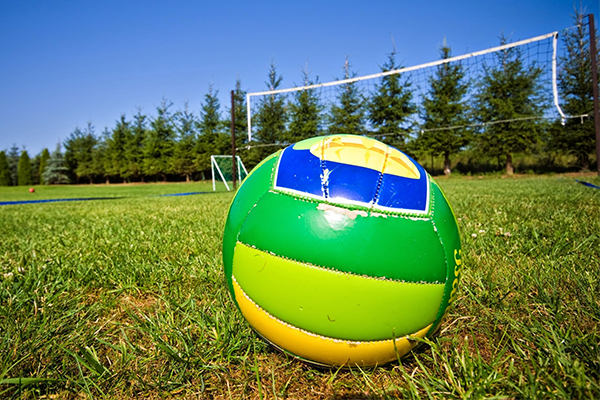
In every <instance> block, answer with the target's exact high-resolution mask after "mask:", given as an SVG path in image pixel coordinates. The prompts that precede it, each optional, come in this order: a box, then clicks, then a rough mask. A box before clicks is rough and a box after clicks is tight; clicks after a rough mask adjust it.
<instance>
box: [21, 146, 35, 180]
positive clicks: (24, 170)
mask: <svg viewBox="0 0 600 400" xmlns="http://www.w3.org/2000/svg"><path fill="white" fill-rule="evenodd" d="M17 179H18V185H19V186H29V185H33V178H32V176H31V159H30V158H29V154H27V151H25V150H23V152H22V153H21V157H19V166H18V178H17Z"/></svg>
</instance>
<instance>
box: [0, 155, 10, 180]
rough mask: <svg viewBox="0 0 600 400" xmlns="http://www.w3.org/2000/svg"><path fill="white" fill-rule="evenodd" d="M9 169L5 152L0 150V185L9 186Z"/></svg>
mask: <svg viewBox="0 0 600 400" xmlns="http://www.w3.org/2000/svg"><path fill="white" fill-rule="evenodd" d="M10 183H11V182H10V169H9V167H8V159H7V158H6V153H5V152H3V151H0V186H10Z"/></svg>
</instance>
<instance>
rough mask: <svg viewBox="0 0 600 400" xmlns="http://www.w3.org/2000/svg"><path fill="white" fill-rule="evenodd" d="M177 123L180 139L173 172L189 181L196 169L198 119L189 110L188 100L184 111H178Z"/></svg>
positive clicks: (173, 162) (176, 145) (174, 154)
mask: <svg viewBox="0 0 600 400" xmlns="http://www.w3.org/2000/svg"><path fill="white" fill-rule="evenodd" d="M176 123H177V125H176V128H175V129H176V131H177V136H178V140H177V142H176V143H175V150H174V152H173V161H172V165H173V172H175V173H176V174H178V175H182V176H185V180H186V182H189V181H190V178H191V176H192V174H193V173H194V172H195V171H196V166H195V165H194V160H195V158H196V155H195V152H194V146H195V144H196V126H197V121H196V117H195V116H194V114H192V113H191V112H190V111H189V109H188V104H187V102H186V103H185V108H184V109H183V111H181V112H179V113H177V115H176Z"/></svg>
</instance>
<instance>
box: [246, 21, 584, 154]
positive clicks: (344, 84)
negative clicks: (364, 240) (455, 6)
mask: <svg viewBox="0 0 600 400" xmlns="http://www.w3.org/2000/svg"><path fill="white" fill-rule="evenodd" d="M557 39H558V32H551V33H548V34H545V35H541V36H536V37H533V38H530V39H526V40H520V41H516V42H512V43H505V44H502V45H500V46H496V47H493V48H489V49H486V50H482V51H475V52H471V53H467V54H463V55H460V56H454V57H452V56H451V55H449V56H448V57H446V58H441V59H439V60H437V61H433V62H429V63H425V64H420V65H415V66H410V67H404V68H398V67H397V64H396V65H395V68H389V70H385V67H382V70H383V72H380V73H376V74H371V75H365V76H359V77H352V76H351V74H348V70H347V69H346V78H347V79H340V80H336V81H331V82H326V83H318V84H313V85H307V86H301V87H292V88H287V89H279V90H272V91H263V92H253V93H247V95H246V107H247V123H248V142H249V144H251V143H253V135H254V134H258V133H259V132H260V118H255V116H256V115H257V114H258V113H259V111H260V109H261V106H262V105H263V104H266V102H268V101H271V102H274V101H278V102H280V103H282V104H285V105H287V107H286V109H290V107H289V105H292V106H293V105H294V104H295V102H298V99H299V98H300V96H299V95H298V93H299V92H302V91H306V92H310V96H314V98H316V99H317V100H316V101H318V103H319V104H320V106H321V107H320V109H321V111H320V114H321V116H322V121H323V126H324V127H323V129H322V130H323V131H324V132H327V131H331V128H330V126H329V127H328V126H327V124H328V122H327V121H331V120H332V114H333V110H334V109H335V107H338V108H340V107H341V106H342V104H341V102H343V93H344V92H349V91H350V90H354V91H356V92H357V93H358V95H357V97H356V98H358V99H360V101H361V102H362V111H361V112H362V116H361V121H360V131H359V132H345V133H360V134H365V135H368V136H372V137H375V138H378V137H377V136H383V135H381V132H382V129H381V126H378V122H377V119H376V118H375V117H373V113H372V111H371V110H372V108H373V104H374V101H373V99H375V98H376V97H377V96H378V95H379V94H380V93H382V91H385V90H387V91H388V93H393V88H391V86H390V85H391V84H396V85H398V84H399V85H404V87H406V88H407V89H406V90H407V91H410V95H411V102H412V104H413V111H412V112H411V113H410V116H409V117H407V119H406V120H405V121H403V122H402V126H401V127H400V128H401V130H402V131H403V135H405V136H407V137H411V136H417V135H419V134H422V133H423V132H424V130H426V129H427V128H426V125H425V124H424V120H423V115H424V113H423V105H424V102H425V99H427V98H428V96H429V97H430V96H431V95H430V93H431V90H432V89H431V88H432V81H434V80H435V79H436V78H437V77H439V74H440V73H441V72H440V71H441V70H442V68H441V67H442V66H444V65H452V66H457V67H458V68H460V70H461V74H462V75H463V78H462V81H463V82H464V84H465V85H466V86H467V91H466V93H465V94H464V101H465V103H469V102H471V101H472V100H473V99H474V98H475V97H476V96H477V91H478V87H479V85H478V83H479V82H481V81H482V77H483V76H485V75H486V74H490V73H491V71H497V70H501V69H502V65H503V60H505V59H506V57H515V54H517V55H518V58H519V62H520V63H521V64H522V69H523V70H525V71H528V70H532V69H536V70H540V73H539V76H538V77H537V78H536V79H537V84H538V85H539V87H540V89H539V91H540V93H542V94H543V112H542V113H539V112H538V113H536V115H520V116H519V117H518V118H520V119H523V120H531V119H562V120H563V122H564V120H565V118H572V116H567V115H565V114H564V113H563V111H562V109H561V107H560V105H559V98H558V91H557V65H556V64H557ZM392 65H394V64H393V63H392ZM349 75H350V76H349ZM392 78H394V79H396V81H395V82H393V79H392ZM386 85H387V86H386ZM396 93H398V92H397V91H396ZM341 99H342V100H341ZM357 109H358V107H357ZM513 118H514V117H513ZM467 119H468V120H469V122H468V124H467V123H465V125H462V126H457V125H456V124H454V123H451V124H450V125H449V126H445V127H442V128H440V127H436V128H435V129H436V130H440V129H458V128H464V127H475V126H486V125H489V124H498V123H502V122H505V121H514V120H508V119H506V117H503V116H501V117H497V116H489V117H487V116H477V118H475V119H473V118H470V119H469V118H465V120H467ZM398 128H399V127H398V126H397V125H396V126H394V129H396V130H399V129H398ZM254 143H255V146H264V145H265V144H263V143H256V140H255V142H254Z"/></svg>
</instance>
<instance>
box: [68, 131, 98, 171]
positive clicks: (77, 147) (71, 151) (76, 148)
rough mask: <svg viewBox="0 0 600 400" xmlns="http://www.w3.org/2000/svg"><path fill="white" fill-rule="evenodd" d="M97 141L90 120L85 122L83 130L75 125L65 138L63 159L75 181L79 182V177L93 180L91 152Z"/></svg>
mask: <svg viewBox="0 0 600 400" xmlns="http://www.w3.org/2000/svg"><path fill="white" fill-rule="evenodd" d="M97 142H98V139H97V138H96V135H95V134H94V125H93V124H92V123H91V122H88V123H87V126H86V128H85V130H82V129H80V128H79V127H75V129H74V130H73V132H71V134H70V135H69V137H68V138H67V140H65V143H64V145H65V155H64V159H65V162H66V166H67V168H68V169H69V171H70V173H71V174H73V175H75V179H76V183H79V182H80V180H81V178H86V179H87V180H88V181H89V183H92V182H93V178H94V175H95V172H96V169H95V167H94V163H93V152H94V147H95V146H96V144H97Z"/></svg>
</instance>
